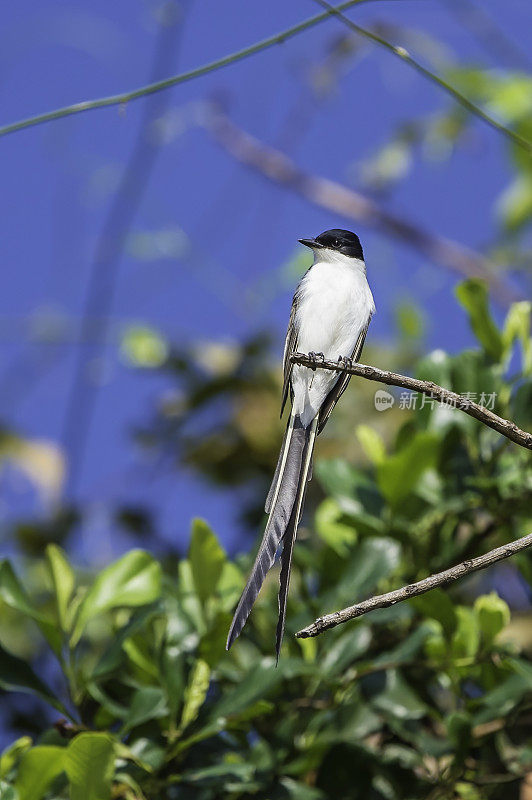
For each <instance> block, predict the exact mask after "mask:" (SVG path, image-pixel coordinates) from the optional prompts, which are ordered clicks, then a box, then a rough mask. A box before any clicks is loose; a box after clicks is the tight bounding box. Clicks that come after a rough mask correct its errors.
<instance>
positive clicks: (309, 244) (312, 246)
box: [298, 239, 321, 250]
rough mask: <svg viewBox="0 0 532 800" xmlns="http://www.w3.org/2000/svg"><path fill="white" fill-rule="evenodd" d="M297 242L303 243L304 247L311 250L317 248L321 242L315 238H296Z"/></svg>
mask: <svg viewBox="0 0 532 800" xmlns="http://www.w3.org/2000/svg"><path fill="white" fill-rule="evenodd" d="M298 242H300V243H301V244H304V245H305V247H310V249H311V250H318V249H319V248H320V247H321V244H320V243H319V242H317V241H316V239H298Z"/></svg>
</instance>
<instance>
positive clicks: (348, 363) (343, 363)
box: [338, 356, 353, 369]
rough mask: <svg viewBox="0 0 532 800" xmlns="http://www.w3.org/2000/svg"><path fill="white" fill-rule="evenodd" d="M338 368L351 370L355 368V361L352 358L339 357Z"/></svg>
mask: <svg viewBox="0 0 532 800" xmlns="http://www.w3.org/2000/svg"><path fill="white" fill-rule="evenodd" d="M338 366H339V367H342V368H343V369H351V367H352V366H353V359H352V358H351V357H350V356H338Z"/></svg>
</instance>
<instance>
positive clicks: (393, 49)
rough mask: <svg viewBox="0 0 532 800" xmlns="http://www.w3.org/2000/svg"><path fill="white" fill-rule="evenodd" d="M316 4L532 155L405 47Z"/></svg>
mask: <svg viewBox="0 0 532 800" xmlns="http://www.w3.org/2000/svg"><path fill="white" fill-rule="evenodd" d="M315 2H316V3H317V4H318V5H320V6H321V7H322V8H326V9H328V11H330V13H331V14H334V16H335V17H337V18H338V19H339V20H340V21H341V22H343V24H344V25H345V26H346V27H347V28H349V29H350V30H352V31H353V32H354V33H358V34H359V35H360V36H363V37H364V38H365V39H369V40H370V41H371V42H373V43H374V44H378V45H380V46H381V47H384V49H385V50H387V51H388V52H389V53H392V54H393V55H394V56H397V57H398V58H400V59H401V60H402V61H404V63H405V64H408V65H409V66H410V67H412V69H415V70H416V72H418V73H419V74H420V75H423V77H424V78H426V79H427V80H429V81H430V82H431V83H434V84H435V85H436V86H438V87H439V88H440V89H443V91H444V92H447V94H449V95H451V97H452V98H453V100H456V102H457V103H459V104H460V105H461V106H463V107H464V108H465V109H466V110H467V111H469V113H470V114H474V115H475V116H476V117H478V118H479V119H481V120H482V121H483V122H485V123H486V124H487V125H489V126H490V127H491V128H493V129H494V130H496V131H497V132H498V133H502V135H503V136H506V137H507V138H508V139H510V141H512V142H513V143H514V144H516V145H518V147H521V148H522V149H523V150H526V151H527V152H528V153H532V142H529V141H528V139H525V138H524V137H523V136H521V135H520V134H519V133H517V132H516V131H514V130H512V129H511V128H507V127H506V126H505V125H503V124H502V122H499V121H498V120H496V119H494V117H491V116H490V115H489V114H487V113H486V112H485V111H484V110H483V109H482V108H480V107H479V106H477V105H476V104H475V103H472V102H471V100H469V99H468V98H467V97H466V96H465V95H463V94H462V93H461V92H459V91H458V89H455V87H454V86H451V85H450V84H449V83H447V81H445V80H444V79H443V78H440V76H439V75H436V74H435V73H434V72H431V71H430V69H427V67H424V66H423V64H420V62H419V61H416V59H415V58H413V57H412V56H411V55H410V53H409V52H408V50H405V48H404V47H397V46H396V45H394V44H391V42H389V41H388V40H387V39H384V38H383V37H382V36H379V35H378V34H377V33H375V32H374V31H370V30H367V28H361V27H360V25H357V24H356V23H355V22H353V21H352V20H350V19H349V17H346V16H345V14H342V12H341V10H340V9H338V8H334V7H333V6H331V5H330V4H329V3H328V2H327V0H315Z"/></svg>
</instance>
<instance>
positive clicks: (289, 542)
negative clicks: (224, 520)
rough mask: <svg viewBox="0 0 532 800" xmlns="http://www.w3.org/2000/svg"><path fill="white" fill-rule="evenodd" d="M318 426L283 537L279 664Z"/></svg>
mask: <svg viewBox="0 0 532 800" xmlns="http://www.w3.org/2000/svg"><path fill="white" fill-rule="evenodd" d="M317 426H318V418H317V417H315V418H314V420H313V421H312V422H311V424H310V427H309V428H308V429H307V432H308V435H307V441H306V444H305V450H304V452H303V458H302V462H301V473H300V475H299V483H298V487H297V497H296V499H295V502H294V505H293V508H292V514H291V516H290V521H289V523H288V527H287V529H286V531H285V534H284V536H283V550H282V553H281V573H280V575H279V619H278V620H277V632H276V640H275V652H276V656H277V662H279V654H280V652H281V645H282V643H283V635H284V626H285V620H286V603H287V600H288V587H289V585H290V572H291V569H292V553H293V550H294V544H295V541H296V535H297V527H298V525H299V522H300V520H301V516H302V514H303V503H304V502H305V495H306V493H307V486H308V482H309V480H310V477H309V475H310V476H311V473H312V453H313V450H314V441H315V439H316V429H317Z"/></svg>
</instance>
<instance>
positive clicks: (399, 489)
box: [377, 431, 441, 507]
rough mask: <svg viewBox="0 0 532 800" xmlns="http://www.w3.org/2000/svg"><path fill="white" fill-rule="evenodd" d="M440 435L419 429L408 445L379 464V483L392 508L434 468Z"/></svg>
mask: <svg viewBox="0 0 532 800" xmlns="http://www.w3.org/2000/svg"><path fill="white" fill-rule="evenodd" d="M440 441H441V440H440V437H439V436H437V435H436V434H435V433H431V432H429V431H420V432H419V433H417V434H416V435H415V436H414V437H413V438H411V439H410V440H409V441H408V442H407V444H406V445H405V446H404V447H403V448H402V449H401V450H399V452H397V453H394V454H393V455H391V456H389V457H388V458H387V459H386V460H385V461H383V463H382V464H379V466H378V467H377V482H378V484H379V488H380V490H381V492H382V493H383V495H384V496H385V497H386V499H387V500H388V502H389V504H390V505H391V506H392V507H397V506H399V505H400V504H401V503H402V502H403V500H404V499H405V498H406V497H408V495H409V494H410V493H411V492H413V491H414V489H415V488H416V487H417V485H418V483H419V481H420V479H421V477H422V475H423V473H424V472H426V471H427V470H428V469H431V468H433V467H435V465H436V463H437V460H438V455H439V445H440Z"/></svg>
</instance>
